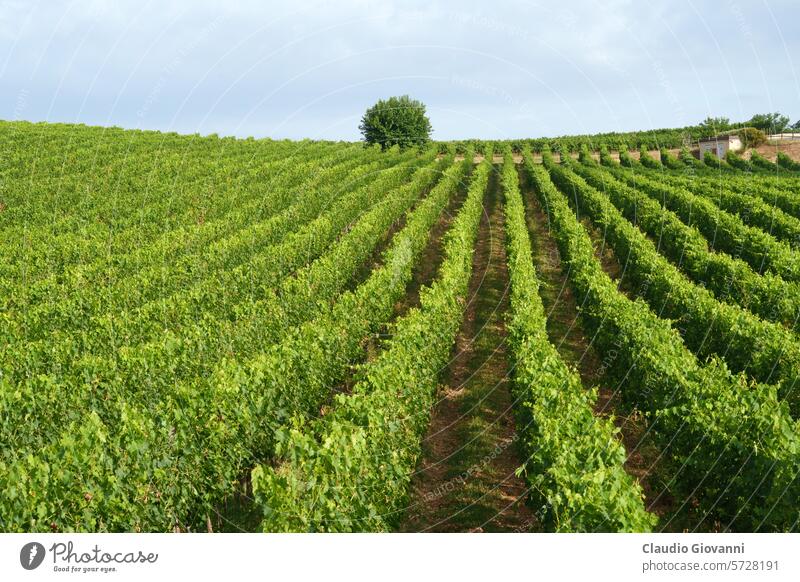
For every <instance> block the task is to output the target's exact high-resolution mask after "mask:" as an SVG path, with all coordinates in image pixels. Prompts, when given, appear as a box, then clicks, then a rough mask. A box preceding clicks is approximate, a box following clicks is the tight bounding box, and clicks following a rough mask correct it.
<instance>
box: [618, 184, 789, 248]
mask: <svg viewBox="0 0 800 582" xmlns="http://www.w3.org/2000/svg"><path fill="white" fill-rule="evenodd" d="M647 177H648V178H652V179H654V180H659V181H661V182H665V183H668V184H671V185H673V186H676V187H683V188H686V189H689V190H691V191H692V192H694V193H695V194H699V195H700V196H704V197H706V198H708V199H709V200H711V201H713V202H714V203H715V204H716V205H717V206H719V207H720V208H721V209H722V210H725V211H727V212H730V213H731V214H735V215H737V216H738V217H739V218H740V219H741V220H742V222H744V223H745V224H748V225H751V226H755V227H758V228H760V229H762V230H764V231H765V232H767V233H769V234H770V235H772V236H774V237H775V238H776V239H778V240H780V241H784V242H785V243H787V244H789V245H792V246H794V247H797V246H800V219H798V218H795V217H794V216H791V215H790V214H787V213H785V212H783V211H782V210H781V209H780V208H776V207H775V206H774V205H773V204H770V203H768V202H766V201H764V200H763V199H761V198H759V197H757V196H752V195H750V194H743V193H741V192H736V191H733V190H732V189H730V184H731V183H732V182H734V181H739V180H747V179H748V178H742V177H733V176H728V177H726V179H725V180H720V181H718V182H716V183H714V182H709V181H705V180H700V179H696V178H687V177H683V176H673V175H671V174H663V173H661V174H659V175H657V176H656V175H650V174H647ZM633 179H634V178H633V176H631V178H630V180H633Z"/></svg>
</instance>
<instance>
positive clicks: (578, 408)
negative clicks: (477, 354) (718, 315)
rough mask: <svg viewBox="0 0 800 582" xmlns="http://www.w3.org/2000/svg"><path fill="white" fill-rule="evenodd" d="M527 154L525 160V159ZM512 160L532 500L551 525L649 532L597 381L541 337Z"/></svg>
mask: <svg viewBox="0 0 800 582" xmlns="http://www.w3.org/2000/svg"><path fill="white" fill-rule="evenodd" d="M530 161H531V160H530V157H529V156H528V157H526V163H530ZM518 182H519V178H518V175H517V170H516V167H515V165H514V163H513V160H512V159H511V157H510V155H509V154H508V153H507V154H506V155H505V160H504V163H503V175H502V185H503V192H504V195H505V212H506V242H507V247H508V267H509V275H510V283H511V291H510V299H511V307H510V315H509V318H508V330H509V341H510V346H511V353H512V357H513V395H514V403H515V404H514V405H515V409H516V411H517V419H518V420H517V426H518V428H517V431H518V433H519V435H520V441H521V443H522V450H523V451H524V458H525V459H526V461H525V463H524V474H525V477H526V479H527V481H528V483H529V484H530V490H531V494H532V496H533V503H535V504H536V505H537V506H542V507H545V508H546V512H545V513H544V514H543V515H542V521H543V523H544V524H545V527H546V528H547V529H549V530H552V531H650V529H651V528H652V527H653V526H654V525H655V523H656V519H655V516H653V515H652V514H649V513H647V512H646V511H645V509H644V506H643V504H642V490H641V488H640V487H639V484H638V483H636V482H635V481H634V479H633V478H632V477H631V476H630V475H629V474H627V473H626V472H625V470H624V468H623V464H624V462H625V458H626V454H625V449H624V447H623V446H622V444H621V443H620V442H619V440H618V437H617V432H618V431H617V429H616V428H615V427H614V424H613V423H612V422H611V420H610V419H602V418H598V417H596V416H595V415H594V413H593V405H594V402H595V400H596V397H597V390H596V388H594V389H592V390H585V389H584V387H583V385H582V384H581V380H580V377H579V376H578V374H577V372H575V371H574V370H571V369H570V368H568V367H567V365H566V364H565V363H564V361H563V360H562V359H561V357H560V356H559V354H558V351H557V350H556V348H555V347H554V346H553V345H552V344H551V343H550V341H549V340H548V336H547V328H546V319H547V316H546V314H545V310H544V306H543V305H542V301H541V299H540V298H539V281H538V280H537V277H536V271H535V269H534V266H533V258H532V254H531V244H530V238H529V235H528V228H527V224H526V222H525V208H524V206H523V203H522V196H521V195H520V191H519V185H518Z"/></svg>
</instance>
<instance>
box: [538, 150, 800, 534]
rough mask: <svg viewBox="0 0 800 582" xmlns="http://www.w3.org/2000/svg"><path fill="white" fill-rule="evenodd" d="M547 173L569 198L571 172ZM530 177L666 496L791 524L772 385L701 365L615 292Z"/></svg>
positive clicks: (761, 522) (543, 184) (790, 457)
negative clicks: (641, 418) (638, 415)
mask: <svg viewBox="0 0 800 582" xmlns="http://www.w3.org/2000/svg"><path fill="white" fill-rule="evenodd" d="M547 170H548V171H549V172H550V175H551V176H552V178H553V179H554V180H556V182H557V183H558V185H559V187H560V188H561V189H562V190H563V191H565V192H569V193H570V195H573V192H574V188H575V187H576V185H575V184H574V182H573V181H572V180H571V179H570V175H569V172H568V171H566V170H564V169H563V168H560V167H559V166H555V165H552V164H547ZM532 178H533V179H534V182H535V184H536V194H537V196H538V197H539V199H540V200H541V205H542V207H543V208H544V209H545V210H546V211H547V213H548V215H549V217H550V221H551V224H552V225H553V232H554V235H555V237H556V241H557V242H558V245H559V250H560V253H561V257H562V260H563V261H564V263H565V267H566V269H567V270H568V272H569V277H570V283H571V285H572V287H573V290H574V292H575V294H576V296H577V297H578V298H579V303H581V305H582V306H583V308H582V310H581V315H582V317H583V318H584V320H585V321H586V323H587V326H588V327H589V329H590V330H591V333H592V337H593V345H595V346H596V347H597V349H598V350H599V351H600V353H601V354H603V355H604V356H605V357H606V360H607V361H608V374H610V375H611V376H612V377H614V378H616V379H618V380H619V381H620V386H621V389H622V398H623V400H624V401H626V402H627V403H629V405H635V406H638V407H641V408H642V409H643V410H644V411H645V412H646V413H647V414H648V418H649V419H650V425H649V427H648V434H649V435H651V436H652V438H654V440H655V442H656V444H657V445H659V446H661V447H662V450H664V451H665V452H666V453H667V454H668V455H669V458H670V465H671V466H672V467H673V468H674V469H675V474H674V478H673V479H672V480H671V481H670V482H669V484H668V485H667V487H668V488H669V489H670V491H671V493H672V494H673V495H675V496H676V497H678V498H683V499H686V498H692V499H693V501H694V502H696V503H697V504H698V506H699V507H700V508H701V510H702V511H704V512H707V515H708V516H709V517H713V518H715V519H718V520H720V521H721V522H722V523H723V524H724V525H725V527H727V528H732V529H736V530H744V531H762V530H767V531H789V530H791V529H792V528H793V527H794V524H795V523H796V522H797V519H798V517H800V515H799V514H798V508H797V507H796V505H795V503H794V499H795V498H797V496H798V495H800V483H798V481H797V479H796V476H797V472H798V469H800V454H799V453H798V450H799V449H798V440H797V434H796V430H795V423H794V422H793V421H792V420H791V419H790V418H789V416H788V414H787V412H786V408H785V404H783V405H782V404H780V403H779V402H778V399H777V395H776V391H775V388H774V387H771V386H764V385H759V386H752V385H750V384H749V383H748V382H747V381H746V379H745V378H744V377H742V376H733V375H731V373H730V372H729V371H728V370H727V369H726V368H725V366H724V365H722V364H721V363H719V362H718V361H716V360H712V361H711V362H710V363H709V364H708V365H705V366H701V365H700V364H699V363H698V361H697V358H696V357H695V356H694V355H693V354H692V353H691V352H690V351H689V350H688V349H687V348H686V347H685V346H684V344H683V341H682V339H681V337H680V336H679V335H678V333H677V332H676V331H675V330H674V329H673V328H672V327H671V325H670V323H669V322H668V321H665V320H662V319H659V318H658V317H657V316H656V315H655V314H654V313H653V312H652V311H650V310H649V309H648V308H647V306H646V305H645V304H644V303H643V302H642V301H641V300H636V301H631V300H629V299H628V298H626V297H625V296H624V295H622V294H621V293H620V292H619V291H618V290H617V286H616V284H615V283H614V282H613V281H612V280H611V279H610V278H609V277H608V275H607V274H606V273H605V272H604V271H603V269H602V267H601V265H600V263H599V262H598V260H597V259H596V258H595V254H594V252H595V251H594V247H593V245H592V241H591V239H590V238H589V236H588V234H587V233H586V231H585V229H584V228H583V226H582V225H581V224H580V223H579V222H578V220H577V219H576V218H575V215H574V214H573V212H572V210H571V209H570V207H569V205H568V202H567V198H566V197H565V196H564V195H563V194H561V193H560V192H558V191H557V190H556V189H555V188H554V187H553V184H552V182H551V181H550V179H549V178H548V176H547V172H545V171H544V170H542V169H540V168H538V167H535V168H534V172H533V175H532ZM709 467H714V470H713V471H709ZM765 475H769V479H766V478H765ZM743 499H747V500H749V502H748V503H746V504H745V505H742V500H743Z"/></svg>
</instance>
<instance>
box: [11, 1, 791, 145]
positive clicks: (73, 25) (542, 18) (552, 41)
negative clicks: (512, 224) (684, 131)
mask: <svg viewBox="0 0 800 582" xmlns="http://www.w3.org/2000/svg"><path fill="white" fill-rule="evenodd" d="M0 6H2V8H1V9H0V118H2V119H26V120H32V121H43V120H46V121H62V122H81V123H86V124H92V125H119V126H122V127H129V128H148V129H160V130H170V131H178V132H182V133H195V132H198V133H201V134H209V133H219V134H220V135H237V136H249V135H253V136H256V137H264V136H270V137H276V138H279V137H289V138H302V137H311V138H330V139H357V138H358V137H359V135H358V122H359V118H360V116H361V114H362V113H363V111H364V110H365V109H366V108H367V107H368V106H369V105H371V104H372V103H373V102H374V101H376V100H377V99H379V98H381V97H388V96H391V95H400V94H409V95H411V96H412V97H415V98H417V99H420V100H422V101H423V102H424V103H425V104H426V105H427V107H428V113H429V115H430V117H431V121H432V124H433V128H434V137H435V138H437V139H456V138H468V137H479V138H513V137H539V136H555V135H562V134H576V133H595V132H601V131H626V130H636V129H648V128H656V127H673V126H682V125H688V124H694V123H696V122H698V121H699V120H701V119H703V118H704V117H706V116H707V115H715V116H716V115H723V116H727V117H730V118H732V119H735V120H739V119H746V118H749V117H750V116H751V115H752V114H753V113H756V112H766V111H775V110H778V111H781V112H784V113H786V114H788V115H790V117H791V118H792V122H794V121H796V120H797V119H798V118H800V81H799V80H798V72H800V71H798V67H799V66H800V63H798V62H796V61H797V60H800V6H798V3H797V1H796V0H785V1H766V0H734V1H728V0H717V1H714V2H705V1H700V0H695V1H685V0H672V1H660V0H649V1H646V2H644V1H640V2H634V1H627V0H605V1H602V2H600V1H594V0H585V1H541V2H536V1H519V2H517V1H506V2H500V3H499V5H498V3H494V2H487V1H486V0H481V1H480V2H469V1H464V0H459V1H452V2H445V1H437V0H427V1H421V2H416V1H402V2H401V1H400V0H392V1H368V0H339V1H336V2H314V1H313V0H299V1H291V0H290V1H286V0H283V1H281V2H276V1H266V2H265V1H233V0H230V1H228V2H206V1H204V0H185V1H175V2H169V1H166V0H156V1H149V0H136V1H130V0H117V1H114V2H110V1H109V2H102V1H99V0H96V1H85V0H81V1H75V2H59V1H52V0H51V1H41V2H36V1H32V0H19V1H2V0H0ZM793 59H794V60H793Z"/></svg>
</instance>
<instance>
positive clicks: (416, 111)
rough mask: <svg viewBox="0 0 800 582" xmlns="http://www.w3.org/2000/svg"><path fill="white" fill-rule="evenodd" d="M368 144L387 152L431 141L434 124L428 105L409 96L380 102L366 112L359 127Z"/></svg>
mask: <svg viewBox="0 0 800 582" xmlns="http://www.w3.org/2000/svg"><path fill="white" fill-rule="evenodd" d="M358 128H359V129H360V130H361V133H362V134H363V135H364V140H365V141H366V142H367V143H368V144H375V143H377V144H380V145H381V147H382V148H383V149H387V148H390V147H392V146H393V145H395V144H397V145H399V146H400V147H403V148H404V147H408V146H419V145H424V144H426V143H428V142H429V141H430V139H431V122H430V120H429V119H428V116H427V115H425V105H423V104H422V103H421V102H420V101H417V100H415V99H411V98H410V97H409V96H408V95H403V96H402V97H390V98H389V99H386V100H385V101H384V100H380V101H378V102H377V103H376V104H375V105H373V106H372V107H370V108H369V109H367V111H366V113H364V117H362V118H361V125H359V126H358Z"/></svg>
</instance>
